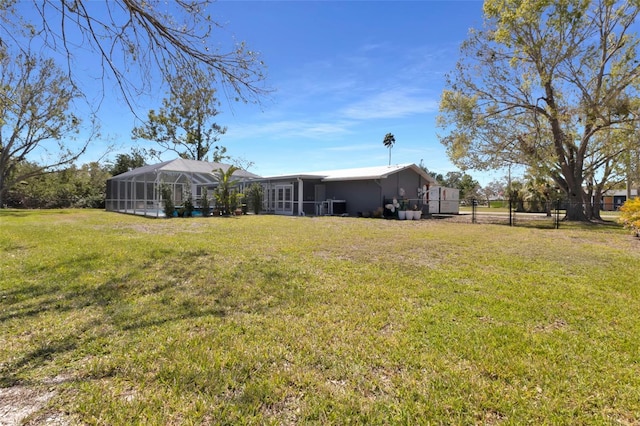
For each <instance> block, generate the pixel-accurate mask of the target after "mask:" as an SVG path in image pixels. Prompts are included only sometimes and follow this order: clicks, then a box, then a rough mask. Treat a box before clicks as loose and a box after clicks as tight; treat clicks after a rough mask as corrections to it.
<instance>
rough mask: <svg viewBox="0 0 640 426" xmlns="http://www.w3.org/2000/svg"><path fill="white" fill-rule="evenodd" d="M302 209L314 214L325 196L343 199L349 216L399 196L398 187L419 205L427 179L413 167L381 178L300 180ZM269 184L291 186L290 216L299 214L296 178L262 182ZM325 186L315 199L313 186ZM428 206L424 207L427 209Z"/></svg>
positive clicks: (413, 202)
mask: <svg viewBox="0 0 640 426" xmlns="http://www.w3.org/2000/svg"><path fill="white" fill-rule="evenodd" d="M302 181H303V190H304V192H303V202H304V203H303V210H304V214H305V215H315V214H316V203H317V202H321V201H324V200H327V199H334V200H345V201H346V211H347V214H348V215H349V216H358V215H359V213H363V212H373V211H375V210H377V209H378V208H380V207H384V204H385V201H387V200H391V199H393V198H394V197H399V194H400V188H403V189H404V190H405V198H406V199H408V200H409V202H410V203H411V205H413V204H418V206H419V207H423V206H422V202H421V200H419V199H418V188H421V187H422V185H425V184H426V185H427V186H429V182H428V181H427V180H426V179H424V178H423V177H422V176H420V175H419V174H418V173H416V172H415V171H413V170H410V169H408V170H402V171H400V172H398V173H394V174H393V175H391V176H389V177H387V178H384V179H367V180H341V181H329V182H323V181H321V180H319V179H303V180H302ZM263 182H264V183H267V182H268V183H269V184H271V185H276V184H292V185H293V200H294V205H293V215H294V216H297V215H299V211H298V205H299V204H298V194H299V192H298V185H299V183H298V180H297V179H291V178H288V179H282V180H277V179H270V180H268V181H263ZM317 185H324V189H325V191H324V192H325V196H324V198H323V199H319V200H316V186H317ZM426 209H427V207H426V206H424V211H425V212H426Z"/></svg>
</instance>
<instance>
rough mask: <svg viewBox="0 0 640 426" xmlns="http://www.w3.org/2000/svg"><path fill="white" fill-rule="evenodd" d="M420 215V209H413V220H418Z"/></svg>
mask: <svg viewBox="0 0 640 426" xmlns="http://www.w3.org/2000/svg"><path fill="white" fill-rule="evenodd" d="M421 216H422V212H421V211H420V210H414V212H413V220H420V217H421Z"/></svg>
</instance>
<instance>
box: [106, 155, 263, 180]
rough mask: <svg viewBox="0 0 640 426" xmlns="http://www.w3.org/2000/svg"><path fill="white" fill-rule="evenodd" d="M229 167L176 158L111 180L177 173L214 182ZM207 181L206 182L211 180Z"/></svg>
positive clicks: (238, 172) (237, 173) (239, 173)
mask: <svg viewBox="0 0 640 426" xmlns="http://www.w3.org/2000/svg"><path fill="white" fill-rule="evenodd" d="M229 167H231V165H229V164H223V163H213V162H208V161H196V160H187V159H185V158H176V159H175V160H169V161H164V162H162V163H158V164H150V165H147V166H142V167H138V168H137V169H133V170H130V171H128V172H126V173H122V174H120V175H117V176H114V177H112V178H111V179H118V180H119V179H131V178H133V177H135V176H139V175H143V174H147V173H158V172H178V173H189V174H201V175H210V176H211V179H213V180H214V181H216V180H217V179H215V173H216V172H217V171H218V170H219V169H222V170H223V171H225V172H226V171H227V170H228V169H229ZM233 177H234V178H236V179H238V178H240V179H242V178H245V179H256V178H259V177H260V176H258V175H256V174H253V173H251V172H248V171H246V170H241V169H240V170H236V171H235V172H234V173H233ZM211 179H208V180H211Z"/></svg>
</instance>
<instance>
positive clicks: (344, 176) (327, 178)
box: [264, 163, 436, 183]
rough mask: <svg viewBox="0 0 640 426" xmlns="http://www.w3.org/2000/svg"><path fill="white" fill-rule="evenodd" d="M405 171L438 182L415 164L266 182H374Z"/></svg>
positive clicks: (357, 169)
mask: <svg viewBox="0 0 640 426" xmlns="http://www.w3.org/2000/svg"><path fill="white" fill-rule="evenodd" d="M405 169H412V170H413V171H415V172H416V173H418V174H419V175H421V176H422V177H423V178H425V179H426V180H428V181H429V182H432V183H436V181H435V180H434V179H433V178H432V177H431V176H430V175H429V174H428V173H426V172H425V171H424V170H422V169H421V168H420V167H418V166H416V165H415V164H410V163H409V164H395V165H391V166H373V167H360V168H355V169H338V170H325V171H319V172H306V173H294V174H289V175H276V176H269V177H265V178H264V180H281V179H296V178H301V179H320V180H322V181H323V182H332V181H342V180H373V179H385V178H387V177H388V176H390V175H392V174H395V173H398V172H400V171H402V170H405Z"/></svg>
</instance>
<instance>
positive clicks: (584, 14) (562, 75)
mask: <svg viewBox="0 0 640 426" xmlns="http://www.w3.org/2000/svg"><path fill="white" fill-rule="evenodd" d="M484 14H485V29H484V30H474V31H472V32H471V34H470V36H469V39H468V40H467V41H465V43H463V45H462V49H461V51H462V57H461V59H460V61H459V62H458V65H457V67H456V69H455V71H453V72H452V73H451V74H450V75H448V78H447V89H446V90H445V91H444V92H443V95H442V99H441V103H440V111H441V114H440V116H439V118H438V120H439V125H440V126H441V127H442V128H443V129H444V130H445V134H444V135H443V136H442V137H441V142H442V143H443V144H444V145H445V146H446V148H447V151H448V154H449V156H450V158H451V159H452V161H453V162H454V163H455V164H456V165H458V166H459V167H461V168H465V167H468V168H474V169H480V170H482V169H492V168H499V167H502V166H504V165H506V164H521V165H525V166H526V167H528V168H529V169H530V170H531V171H532V172H533V173H535V174H536V175H539V174H544V175H547V176H550V177H551V178H552V179H553V180H554V182H555V184H556V185H557V186H558V187H559V188H561V190H562V191H563V192H564V193H565V195H566V198H567V199H568V201H569V202H570V203H569V208H568V210H567V218H568V219H570V220H590V219H592V218H599V210H598V206H597V204H595V203H594V204H595V205H592V204H591V203H590V197H589V196H588V194H587V192H586V191H585V189H584V187H585V184H587V183H589V180H590V179H593V178H594V177H601V178H602V177H603V176H605V175H607V169H606V168H607V167H611V166H612V165H613V164H615V163H616V162H617V161H619V159H620V158H619V156H620V155H621V153H622V152H624V149H623V147H622V146H621V143H622V140H623V138H619V137H612V135H613V134H614V133H616V132H619V131H620V130H621V128H622V127H624V126H626V125H628V124H629V123H630V122H634V121H637V120H638V117H636V116H635V115H633V114H631V113H630V112H631V111H635V110H637V104H638V102H637V97H638V76H639V74H640V62H639V61H638V38H637V37H636V36H635V35H634V34H633V33H632V31H631V26H632V25H633V23H634V22H635V19H636V16H637V15H638V6H637V4H636V3H634V2H627V1H609V0H600V1H589V0H563V1H540V0H487V1H485V4H484ZM609 177H610V176H606V178H609ZM602 183H603V182H602V181H601V182H600V184H602ZM604 183H606V182H604Z"/></svg>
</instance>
